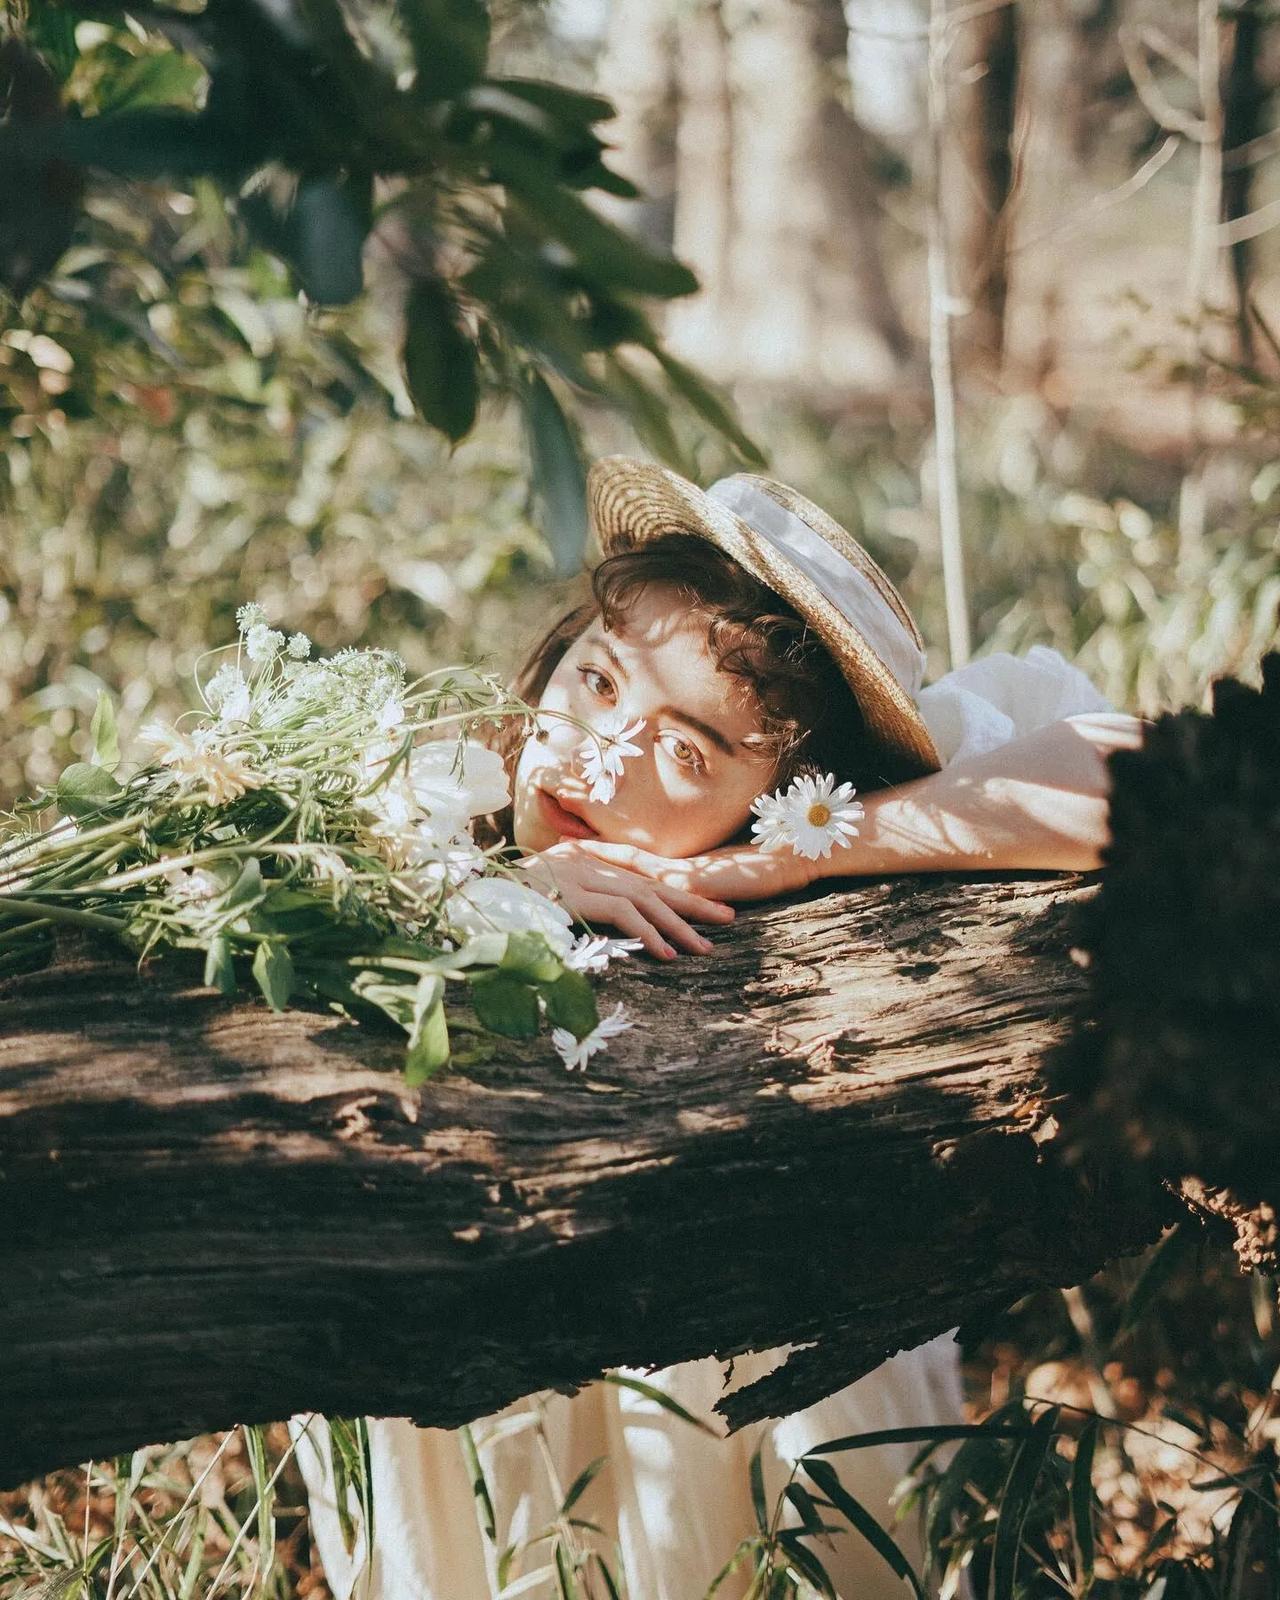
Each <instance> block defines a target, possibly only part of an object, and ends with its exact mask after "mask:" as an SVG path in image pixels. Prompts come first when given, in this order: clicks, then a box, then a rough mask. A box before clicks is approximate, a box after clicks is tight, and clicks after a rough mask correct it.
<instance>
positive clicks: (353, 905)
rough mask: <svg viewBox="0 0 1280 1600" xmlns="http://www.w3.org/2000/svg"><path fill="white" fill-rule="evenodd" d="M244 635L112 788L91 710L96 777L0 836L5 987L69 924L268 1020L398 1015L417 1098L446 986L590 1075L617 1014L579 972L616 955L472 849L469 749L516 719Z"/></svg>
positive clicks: (490, 795) (457, 687)
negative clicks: (244, 988) (176, 965)
mask: <svg viewBox="0 0 1280 1600" xmlns="http://www.w3.org/2000/svg"><path fill="white" fill-rule="evenodd" d="M237 620H238V622H239V624H240V637H239V639H238V640H237V642H236V643H235V644H234V645H228V646H224V647H223V651H233V652H234V660H226V661H224V663H223V664H222V665H220V666H218V667H217V669H216V670H215V671H214V672H213V673H212V675H211V676H210V677H209V678H208V680H207V682H204V683H203V684H202V683H201V681H200V666H201V664H202V663H204V662H205V661H206V660H207V657H208V656H214V655H217V654H220V653H223V651H209V652H207V653H206V656H202V657H201V661H200V663H197V674H196V678H197V687H199V689H200V694H201V699H202V701H203V705H204V710H203V711H201V712H191V713H187V714H186V715H184V716H183V717H180V718H179V719H178V721H179V725H178V726H166V725H162V724H159V723H151V724H149V725H148V726H147V727H145V728H144V729H143V730H142V733H141V735H140V737H141V738H142V740H143V741H144V742H145V743H146V744H147V745H148V746H149V747H150V749H151V751H152V752H153V754H152V756H151V759H149V760H148V761H146V762H145V763H144V764H142V765H140V766H139V767H138V769H137V770H136V771H135V772H133V774H132V775H131V776H128V777H127V778H122V777H121V776H120V775H119V774H120V767H121V762H120V752H119V745H118V739H117V734H116V728H115V717H114V713H113V711H112V706H111V701H110V699H109V697H108V696H106V695H105V694H104V695H101V696H100V697H99V701H98V707H97V711H96V712H95V714H94V718H93V724H92V728H91V737H92V740H93V754H92V759H91V760H90V761H87V762H76V763H73V764H72V765H71V766H69V767H68V768H67V769H66V770H65V771H64V772H63V773H62V775H61V777H60V778H59V780H58V782H57V784H56V785H55V786H54V788H53V789H52V790H49V791H45V792H44V793H42V794H41V795H38V796H37V797H35V798H34V799H33V800H30V801H26V802H24V803H23V804H22V805H21V806H19V807H18V808H17V809H16V810H15V812H14V813H13V814H12V818H11V820H10V822H9V824H8V825H7V826H5V827H4V829H3V830H2V831H0V976H3V975H4V974H6V973H12V972H17V971H22V970H28V969H30V968H31V967H32V966H36V965H39V964H40V963H41V962H43V961H47V960H48V959H50V958H51V956H52V954H53V937H52V936H53V932H54V930H55V929H56V928H57V927H58V926H60V925H61V926H66V925H71V926H75V927H79V928H83V929H87V930H92V931H94V932H95V933H97V934H100V935H102V936H103V937H104V938H110V939H114V940H117V941H119V942H120V943H122V944H123V945H125V946H126V947H127V948H129V949H130V950H132V951H134V952H136V953H137V955H138V959H139V964H141V961H142V960H143V958H145V957H147V956H149V955H152V954H153V953H157V952H161V951H163V950H165V949H172V950H196V951H203V952H204V981H205V983H207V984H209V985H211V986H214V987H216V988H217V989H219V990H220V991H221V992H222V993H224V994H228V995H230V994H233V993H235V992H236V990H237V988H238V987H239V985H240V984H241V983H242V982H244V981H246V980H247V979H249V978H251V979H252V981H253V982H254V983H256V985H257V987H258V988H259V989H260V990H261V991H262V994H263V995H264V996H265V998H266V1000H267V1002H268V1004H269V1005H270V1006H271V1007H272V1008H273V1009H274V1010H277V1011H279V1010H282V1009H283V1008H284V1007H285V1006H286V1005H287V1004H288V1002H289V1000H290V998H291V997H293V996H299V995H300V996H305V997H307V998H309V999H312V1000H320V1001H325V1002H328V1003H330V1004H332V1005H333V1006H334V1007H335V1008H337V1009H340V1010H342V1011H344V1012H347V1013H348V1014H350V1015H352V1016H354V1017H362V1016H368V1015H369V1014H370V1013H371V1012H377V1013H382V1014H384V1015H385V1016H387V1017H389V1018H390V1019H391V1020H392V1021H393V1022H395V1023H397V1024H399V1025H400V1026H401V1027H403V1028H404V1030H405V1031H406V1033H407V1034H408V1036H409V1045H408V1054H407V1058H406V1063H405V1072H406V1076H407V1077H408V1079H409V1081H410V1082H411V1083H415V1084H416V1083H421V1082H423V1081H424V1080H425V1079H426V1078H428V1077H429V1076H431V1075H432V1074H433V1073H435V1072H437V1071H439V1070H440V1068H441V1067H443V1066H444V1065H445V1063H446V1062H447V1061H448V1059H449V1054H450V1042H449V1025H448V1023H447V1022H446V1017H445V1007H444V997H445V991H446V986H447V984H449V983H450V982H453V983H454V984H455V986H456V987H457V988H458V989H460V990H463V991H465V993H466V995H467V997H468V999H469V1000H470V1004H471V1009H472V1011H473V1013H474V1017H475V1020H476V1022H477V1023H478V1024H479V1025H480V1027H481V1028H483V1029H487V1030H488V1031H489V1032H491V1033H496V1034H502V1035H505V1036H507V1037H511V1038H529V1037H532V1036H533V1035H535V1034H536V1033H537V1032H538V1029H539V1027H540V1024H541V1019H542V1018H543V1016H545V1017H546V1019H547V1021H548V1022H549V1023H550V1024H551V1027H552V1030H553V1033H552V1039H553V1042H554V1044H555V1048H556V1049H557V1051H558V1052H559V1053H560V1056H561V1058H562V1059H563V1060H564V1061H565V1063H566V1065H569V1066H573V1065H578V1066H581V1065H584V1064H585V1063H586V1061H587V1060H588V1059H589V1057H590V1056H591V1054H593V1053H594V1051H595V1050H596V1049H599V1048H600V1047H601V1046H602V1045H603V1043H604V1042H605V1040H606V1039H607V1038H609V1037H611V1036H612V1035H613V1034H616V1033H617V1032H619V1031H620V1030H621V1029H622V1028H623V1027H625V1026H627V1025H628V1024H627V1023H626V1020H625V1017H624V1015H623V1014H622V1012H621V1008H615V1011H614V1014H613V1016H611V1017H609V1018H606V1019H605V1021H604V1022H603V1023H601V1022H600V1019H599V1017H598V1014H597V1011H596V1002H595V995H594V992H593V989H592V986H591V984H590V982H589V981H588V978H587V973H588V972H599V971H601V970H603V968H604V967H605V966H606V965H607V963H608V960H609V958H610V957H611V956H613V955H617V954H621V953H624V951H625V949H626V948H628V942H624V941H613V940H603V939H599V938H596V939H592V938H590V937H585V936H584V937H583V938H581V939H577V940H575V938H574V936H573V931H572V921H571V919H570V917H569V915H568V914H567V912H565V911H564V909H563V908H562V907H561V906H559V905H557V904H555V903H554V902H553V901H552V900H550V899H548V898H547V897H546V896H545V895H543V894H540V893H539V892H538V891H537V890H535V889H533V888H532V887H531V886H530V885H529V884H528V883H526V882H524V881H523V874H522V872H521V871H520V870H519V868H518V867H516V866H515V865H513V863H512V862H511V860H510V859H509V857H508V856H507V855H504V850H503V847H502V846H495V847H493V848H491V849H489V850H481V849H480V848H479V847H478V846H477V844H476V843H475V841H474V839H473V838H472V835H471V831H470V824H471V821H472V819H473V818H476V817H480V816H486V815H489V814H490V813H492V812H495V811H498V810H500V809H501V808H502V807H504V806H505V805H506V804H507V803H508V799H509V795H508V789H507V780H506V773H505V770H504V767H503V763H502V759H501V757H500V756H499V755H498V754H497V753H496V752H495V751H493V750H491V749H489V748H487V747H486V746H485V745H484V744H483V743H481V742H480V741H479V740H478V739H476V738H474V737H473V736H472V735H473V734H474V733H475V732H476V731H477V730H478V729H481V728H482V727H484V726H486V725H488V726H493V725H496V724H497V722H498V721H499V720H500V719H501V718H503V717H509V716H521V717H529V716H531V715H532V712H531V709H530V708H529V707H528V706H526V705H525V704H524V703H523V702H521V701H519V700H517V699H514V698H513V697H512V696H511V695H509V694H508V693H507V692H506V690H505V689H504V688H503V686H502V685H501V684H500V683H499V682H498V681H497V680H496V679H494V678H491V677H489V676H486V675H485V674H482V673H479V672H475V671H473V670H470V669H466V668H456V667H450V668H444V669H441V670H440V671H438V672H434V673H430V674H428V675H427V676H426V677H423V678H419V679H418V680H416V681H415V682H414V683H412V684H410V683H407V682H406V675H405V666H404V663H403V661H401V660H400V658H399V657H398V656H396V655H394V654H393V653H392V652H390V651H385V650H357V649H348V650H341V651H339V652H338V653H337V654H336V655H334V656H332V657H330V658H329V659H327V660H313V659H311V642H310V640H308V639H307V637H306V636H305V634H301V633H295V634H293V635H292V636H291V637H290V638H288V639H286V638H285V636H284V635H283V634H282V633H279V632H277V631H276V630H274V629H273V628H271V627H269V626H268V624H267V620H266V617H265V615H264V613H263V611H262V608H261V607H260V606H257V605H253V604H250V605H245V606H242V607H241V608H240V611H239V612H238V614H237ZM51 806H52V807H56V808H57V810H58V812H60V813H61V815H60V817H59V818H58V819H57V820H56V821H55V822H54V823H53V824H52V825H51V826H47V827H43V828H42V827H40V826H39V820H40V818H41V817H42V816H44V815H45V814H46V813H47V811H48V809H49V808H50V807H51ZM456 1025H458V1024H457V1021H456V1020H455V1026H456ZM461 1025H463V1026H466V1025H467V1024H466V1023H465V1022H462V1023H461Z"/></svg>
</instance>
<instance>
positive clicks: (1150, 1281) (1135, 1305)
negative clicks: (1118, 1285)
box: [1112, 1223, 1199, 1343]
mask: <svg viewBox="0 0 1280 1600" xmlns="http://www.w3.org/2000/svg"><path fill="white" fill-rule="evenodd" d="M1198 1231H1199V1230H1198V1229H1197V1230H1195V1231H1193V1230H1192V1229H1191V1227H1190V1226H1189V1225H1186V1224H1181V1223H1180V1224H1179V1225H1178V1226H1177V1227H1175V1228H1173V1229H1171V1230H1170V1232H1168V1233H1166V1234H1165V1236H1164V1238H1163V1239H1161V1240H1160V1242H1159V1244H1157V1245H1156V1247H1155V1249H1154V1250H1152V1252H1151V1254H1150V1256H1148V1258H1147V1263H1146V1265H1145V1266H1144V1267H1143V1269H1142V1276H1141V1277H1140V1278H1139V1279H1138V1281H1137V1283H1136V1284H1135V1285H1134V1286H1133V1292H1132V1293H1131V1294H1130V1296H1129V1298H1128V1300H1127V1301H1126V1302H1125V1306H1124V1310H1123V1311H1122V1313H1121V1316H1120V1325H1119V1327H1118V1328H1117V1329H1116V1333H1115V1338H1116V1339H1119V1338H1120V1336H1121V1334H1124V1333H1127V1332H1129V1330H1130V1329H1132V1328H1134V1327H1136V1326H1137V1324H1138V1323H1139V1322H1141V1320H1142V1318H1143V1317H1144V1316H1145V1315H1146V1313H1147V1310H1148V1308H1149V1307H1150V1305H1151V1303H1152V1302H1153V1301H1154V1300H1155V1299H1156V1297H1157V1296H1158V1295H1159V1293H1160V1291H1161V1290H1162V1289H1163V1288H1164V1286H1165V1284H1166V1283H1168V1282H1169V1281H1170V1279H1171V1278H1173V1277H1174V1276H1175V1275H1176V1273H1177V1272H1178V1270H1179V1268H1180V1267H1182V1266H1183V1264H1184V1263H1185V1262H1186V1261H1187V1260H1188V1259H1189V1258H1190V1257H1191V1256H1192V1255H1194V1253H1195V1251H1196V1249H1197V1247H1198V1246H1197V1240H1196V1233H1197V1232H1198ZM1112 1342H1113V1343H1114V1340H1113V1341H1112Z"/></svg>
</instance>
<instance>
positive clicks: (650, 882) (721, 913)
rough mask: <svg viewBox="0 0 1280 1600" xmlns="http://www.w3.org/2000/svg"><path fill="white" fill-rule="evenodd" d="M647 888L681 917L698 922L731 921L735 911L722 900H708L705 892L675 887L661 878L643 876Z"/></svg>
mask: <svg viewBox="0 0 1280 1600" xmlns="http://www.w3.org/2000/svg"><path fill="white" fill-rule="evenodd" d="M642 881H643V882H644V884H645V885H646V887H647V888H648V889H650V890H651V891H652V892H653V893H654V894H656V895H657V896H659V898H660V899H662V900H664V901H665V902H666V903H667V905H669V906H670V907H671V909H672V910H673V911H678V912H679V913H680V915H681V916H683V917H694V918H696V919H697V920H698V921H700V922H732V921H733V919H734V916H735V912H734V909H733V907H732V906H729V905H726V904H725V903H724V901H723V900H709V899H708V898H707V896H706V895H705V894H695V893H694V891H693V890H692V889H685V888H683V887H679V888H677V887H676V885H675V884H671V883H666V882H665V881H664V880H663V879H661V878H643V877H642Z"/></svg>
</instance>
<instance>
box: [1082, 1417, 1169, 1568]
mask: <svg viewBox="0 0 1280 1600" xmlns="http://www.w3.org/2000/svg"><path fill="white" fill-rule="evenodd" d="M1101 1426H1102V1425H1101V1422H1100V1421H1099V1419H1098V1418H1097V1417H1090V1419H1089V1421H1088V1422H1087V1423H1086V1424H1085V1426H1084V1429H1083V1431H1082V1432H1081V1434H1080V1437H1079V1439H1078V1440H1077V1441H1076V1458H1075V1461H1074V1462H1073V1463H1072V1466H1071V1535H1072V1538H1073V1540H1074V1542H1075V1547H1076V1582H1077V1584H1079V1585H1080V1587H1081V1593H1083V1592H1084V1590H1085V1589H1086V1588H1088V1586H1089V1585H1090V1584H1091V1583H1092V1582H1093V1568H1094V1537H1093V1455H1094V1451H1095V1450H1096V1449H1097V1446H1098V1433H1099V1430H1100V1428H1101ZM1192 1487H1194V1485H1193V1486H1192Z"/></svg>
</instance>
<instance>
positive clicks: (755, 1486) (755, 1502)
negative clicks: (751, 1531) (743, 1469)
mask: <svg viewBox="0 0 1280 1600" xmlns="http://www.w3.org/2000/svg"><path fill="white" fill-rule="evenodd" d="M763 1452H764V1439H763V1438H761V1440H760V1442H759V1443H758V1444H757V1445H756V1447H755V1449H754V1450H753V1451H752V1452H751V1461H750V1464H749V1466H748V1468H747V1472H748V1475H749V1477H750V1479H751V1507H752V1510H753V1511H754V1512H755V1514H756V1527H757V1528H759V1530H760V1532H761V1533H763V1534H764V1535H765V1537H766V1538H768V1535H769V1501H768V1498H767V1497H766V1495H765V1492H764V1454H763Z"/></svg>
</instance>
